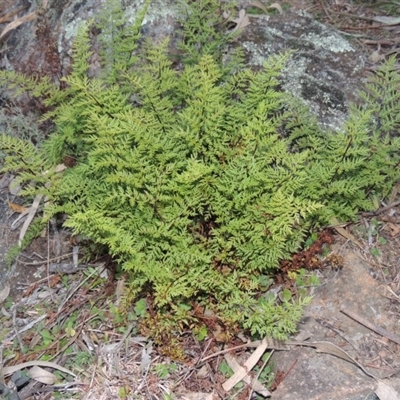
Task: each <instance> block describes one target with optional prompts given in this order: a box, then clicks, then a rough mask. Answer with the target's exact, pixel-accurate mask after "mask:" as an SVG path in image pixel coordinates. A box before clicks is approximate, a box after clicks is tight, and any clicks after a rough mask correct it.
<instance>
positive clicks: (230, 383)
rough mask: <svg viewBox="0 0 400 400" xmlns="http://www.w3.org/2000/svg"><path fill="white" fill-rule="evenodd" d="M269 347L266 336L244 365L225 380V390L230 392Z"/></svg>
mask: <svg viewBox="0 0 400 400" xmlns="http://www.w3.org/2000/svg"><path fill="white" fill-rule="evenodd" d="M267 348H268V342H267V339H266V338H264V339H263V340H262V341H261V343H260V344H259V346H258V347H257V349H256V350H255V351H254V352H253V354H252V355H251V356H250V357H249V358H248V359H247V361H246V362H245V363H244V366H243V367H240V369H239V370H238V371H236V372H235V373H234V374H233V375H232V376H231V377H230V378H229V379H228V380H227V381H225V382H224V384H223V385H222V387H223V388H224V390H225V392H229V391H230V390H231V389H232V388H233V387H234V386H235V385H237V384H238V383H239V382H240V381H241V380H242V379H243V378H244V377H245V376H246V375H247V374H248V373H249V372H250V371H251V370H252V369H253V367H254V366H255V365H256V364H257V362H258V360H259V359H260V358H261V357H262V355H263V354H264V352H265V350H267Z"/></svg>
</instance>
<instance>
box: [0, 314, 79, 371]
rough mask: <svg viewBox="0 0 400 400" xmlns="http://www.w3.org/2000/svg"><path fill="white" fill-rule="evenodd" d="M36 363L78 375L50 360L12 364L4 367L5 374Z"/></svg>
mask: <svg viewBox="0 0 400 400" xmlns="http://www.w3.org/2000/svg"><path fill="white" fill-rule="evenodd" d="M44 317H46V315H44ZM42 319H43V318H42ZM19 333H21V331H19ZM35 365H37V366H41V367H46V368H53V369H58V370H59V371H61V372H65V373H66V374H69V375H72V376H73V377H75V378H76V375H75V374H74V373H73V372H72V371H70V370H69V369H67V368H64V367H62V366H61V365H58V364H56V363H53V362H50V361H28V362H24V363H22V364H17V365H12V366H11V367H3V375H4V376H5V377H6V376H10V375H12V374H13V373H14V372H17V371H20V370H21V369H24V368H29V367H34V366H35Z"/></svg>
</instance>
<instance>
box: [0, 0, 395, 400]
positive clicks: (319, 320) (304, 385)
mask: <svg viewBox="0 0 400 400" xmlns="http://www.w3.org/2000/svg"><path fill="white" fill-rule="evenodd" d="M288 3H291V5H292V7H294V8H296V9H301V10H305V11H307V12H309V13H310V14H312V15H313V16H315V18H317V19H318V20H320V21H321V22H324V23H326V24H329V25H332V26H334V27H336V29H338V30H339V31H341V32H342V33H343V34H344V35H346V37H347V38H348V39H349V40H350V41H351V42H352V43H353V44H355V45H356V46H357V47H358V48H360V49H362V51H363V52H364V53H365V54H366V56H367V60H368V61H367V66H366V69H369V70H370V71H371V72H372V71H373V70H374V69H375V68H376V65H378V64H379V62H380V61H381V60H383V59H384V58H385V57H388V56H389V55H396V56H397V57H398V53H399V51H400V49H399V47H398V44H399V43H400V25H399V24H386V23H385V24H383V23H381V22H376V21H374V18H375V19H376V17H380V16H386V17H389V18H395V17H398V14H399V10H400V6H398V5H397V4H396V2H394V1H393V2H388V3H385V5H384V6H383V5H381V6H380V7H379V6H375V7H374V4H373V3H375V2H372V1H371V2H351V1H345V0H328V1H308V0H299V1H295V0H292V1H290V2H288ZM389 22H390V21H389ZM392 22H395V21H392ZM2 178H3V181H2V185H1V186H0V300H1V301H3V299H2V295H3V296H4V295H5V294H7V293H8V290H9V291H10V295H9V297H8V299H5V298H4V304H3V309H2V314H1V315H0V341H1V342H2V343H3V345H2V347H1V352H2V354H1V352H0V390H1V388H2V387H1V385H2V384H5V383H7V384H8V383H9V382H10V378H9V377H10V376H14V375H13V374H12V373H11V372H10V373H8V372H7V371H6V372H7V373H4V368H3V371H2V366H3V364H4V366H8V365H9V364H10V365H11V363H10V362H9V363H7V361H10V360H13V363H12V364H17V363H20V364H21V363H24V362H34V361H35V360H39V359H40V357H42V359H45V361H46V360H52V362H54V363H57V365H59V366H65V367H66V368H71V369H73V368H72V367H75V368H78V369H79V368H81V369H80V371H79V372H80V375H79V378H78V377H74V378H73V379H70V380H69V381H68V384H63V385H59V386H58V387H57V386H56V384H55V383H53V382H52V383H48V384H44V383H42V384H39V385H38V383H37V382H36V381H35V382H33V380H31V381H29V379H28V382H29V384H28V386H24V389H23V390H16V389H15V388H14V392H13V393H17V392H18V395H19V396H20V397H19V398H21V399H22V398H25V399H28V398H32V399H33V398H36V399H50V398H55V397H54V396H53V395H52V392H56V391H58V393H61V395H60V396H61V398H82V399H111V398H124V397H125V398H129V399H130V398H132V399H136V398H138V399H139V398H143V399H150V398H152V399H167V398H169V397H168V396H169V394H171V395H172V394H173V395H174V396H175V397H174V398H180V399H221V398H224V399H230V398H232V399H233V398H237V399H250V398H252V397H251V396H252V395H254V396H255V390H253V389H251V388H250V386H242V387H236V389H235V390H236V395H235V394H234V393H235V390H233V391H231V392H229V394H226V393H225V394H224V391H223V390H222V387H223V385H224V384H225V383H226V381H227V379H228V378H227V375H226V374H224V373H223V369H222V368H221V364H222V362H223V361H224V362H226V360H227V358H226V357H225V355H226V354H227V353H226V352H224V351H223V349H222V347H221V346H220V345H219V344H217V343H216V342H215V341H214V340H213V339H212V338H211V339H209V340H205V341H204V342H198V341H196V340H195V339H194V338H192V337H191V336H190V335H189V334H188V337H187V344H186V346H187V349H188V352H189V353H190V355H191V362H189V363H186V364H179V363H173V362H172V361H171V360H170V359H168V358H166V357H164V356H162V355H161V354H158V353H157V352H156V351H155V350H154V349H153V348H152V345H151V342H148V341H146V339H145V338H143V337H141V336H140V335H139V333H137V332H136V331H135V328H134V323H132V324H129V323H128V324H126V323H125V325H124V324H122V323H121V326H119V327H117V329H115V327H114V326H112V318H111V315H110V314H112V310H113V305H115V304H116V303H117V302H118V290H120V288H121V287H120V285H119V284H117V283H116V282H115V281H113V276H112V275H110V274H109V273H108V272H105V271H102V270H101V266H102V265H103V264H102V260H101V259H99V260H96V261H95V262H93V268H95V269H96V268H97V270H96V271H98V273H97V272H96V273H94V274H92V275H85V274H84V273H83V272H82V271H79V270H76V269H74V265H75V263H74V260H73V256H72V254H73V252H74V246H75V243H74V242H73V241H71V240H70V237H69V236H68V234H67V233H65V232H64V231H62V230H58V229H56V228H54V227H50V228H49V230H48V231H47V232H44V233H43V237H42V238H39V239H37V240H35V241H34V242H33V243H32V245H31V246H30V247H29V248H27V249H26V250H25V251H24V252H23V253H22V254H21V255H20V256H19V257H18V258H17V260H16V261H15V262H14V263H12V265H10V266H8V265H7V263H6V254H7V252H8V251H9V250H10V249H11V248H12V246H13V245H15V244H16V243H17V240H18V235H19V230H20V228H17V229H15V230H12V229H11V226H12V224H13V223H14V221H15V220H16V219H17V218H18V215H19V214H18V213H16V212H14V210H13V209H12V208H10V205H9V203H12V204H14V203H18V198H17V197H14V196H12V195H11V194H10V192H9V190H8V188H9V184H8V183H9V182H7V178H6V177H4V176H0V180H1V179H2ZM397 190H398V188H393V195H392V198H391V202H390V204H383V205H381V208H380V209H378V211H377V212H375V213H371V214H365V215H361V216H360V219H359V221H358V222H357V223H355V224H352V225H349V226H347V227H343V228H342V229H339V230H337V231H335V232H334V235H335V241H336V243H335V245H334V246H333V247H332V249H331V253H330V256H331V257H332V259H335V260H336V262H330V263H329V265H328V264H325V265H324V268H322V269H320V270H319V271H317V272H316V274H317V275H318V277H319V279H320V281H321V284H320V285H319V286H318V287H315V288H311V289H310V290H311V291H312V293H313V295H314V299H313V301H312V303H311V304H310V306H308V307H307V309H306V310H305V314H304V317H303V319H302V321H301V324H300V325H299V335H300V336H299V337H296V338H292V339H291V340H292V342H296V343H297V344H292V345H291V346H288V345H283V344H276V343H269V344H267V348H269V349H270V350H271V351H272V353H273V355H272V360H273V365H274V367H272V366H271V367H270V368H271V370H274V375H271V374H269V375H268V377H265V379H266V380H268V379H270V380H271V379H272V382H269V388H270V389H269V390H270V391H271V394H272V398H273V399H276V400H278V399H279V400H284V399H297V400H317V399H327V400H329V399H341V400H362V399H364V400H365V399H369V400H372V399H376V398H380V399H381V400H395V399H396V398H398V397H395V396H398V394H397V393H398V392H399V391H400V338H399V336H398V335H399V332H400V325H399V320H400V318H399V316H400V261H399V260H400V208H399V205H398V201H397V200H398V198H399V196H398V193H397ZM81 251H82V249H81ZM334 257H336V258H334ZM56 262H58V263H59V264H60V263H61V264H63V265H65V267H66V268H68V267H69V268H71V270H70V271H67V273H64V274H63V275H62V276H64V277H60V275H59V274H57V273H56V272H57V271H54V270H53V269H52V265H53V264H55V263H56ZM69 272H72V273H69ZM99 277H101V282H100V283H98V280H99ZM82 281H85V282H91V283H92V284H93V285H91V286H90V289H85V288H84V287H83V286H82V284H81V282H82ZM116 293H117V294H116ZM113 296H114V297H113ZM111 299H112V300H111ZM11 300H12V301H14V302H15V303H16V304H17V306H15V307H14V308H13V307H11ZM1 301H0V305H1ZM87 305H90V307H89V308H90V310H93V309H96V313H97V314H96V313H93V314H90V313H89V314H86V311H83V310H84V307H85V306H87ZM77 310H81V312H78V313H77ZM100 314H101V316H102V317H101V321H100V322H99V324H98V325H91V324H90V323H89V321H92V320H93V319H96V318H98V315H100ZM41 315H45V316H47V317H48V319H47V320H46V321H47V322H46V324H44V323H43V322H42V320H40V321H39V319H40V317H41ZM71 315H75V317H74V318H75V319H73V325H68V324H69V322H68V321H69V319H68V318H69V316H71ZM93 315H94V317H93ZM32 321H38V322H36V325H32V326H36V327H39V328H38V329H37V330H36V332H35V333H32V332H30V333H29V331H27V332H28V334H26V335H25V334H23V333H22V332H21V333H19V334H17V333H16V332H18V331H21V327H25V326H28V325H29V324H30V323H32ZM66 321H67V326H68V327H69V329H70V331H67V330H66V334H64V335H63V336H62V335H59V334H54V335H55V336H54V337H52V338H49V340H48V341H46V335H45V334H44V333H43V332H44V331H49V332H50V331H51V332H53V330H54V327H56V326H63V325H62V324H63V323H64V322H66ZM54 332H56V330H54ZM68 332H70V334H68ZM57 335H58V336H57ZM66 338H67V339H68V341H65V340H64V339H66ZM326 342H329V343H330V344H331V346H328V347H327V345H326ZM15 343H17V344H15ZM305 343H306V344H305ZM323 343H325V345H324V344H323ZM41 345H42V347H40V346H41ZM67 345H68V346H67ZM63 346H64V347H65V348H68V347H72V348H73V353H74V354H75V355H76V354H78V355H79V356H80V357H83V355H82V354H86V356H85V357H87V359H85V362H83V361H82V363H81V364H80V363H77V362H76V358H75V359H74V360H75V361H74V362H71V358H72V356H71V354H64V353H63V349H64V347H63ZM235 346H239V347H240V349H237V350H236V351H234V352H231V353H233V355H234V356H235V357H236V360H237V361H238V362H242V363H245V362H246V360H248V359H249V358H250V357H251V355H252V354H253V355H254V354H255V353H256V351H254V347H256V348H257V349H259V348H260V346H261V344H260V343H253V344H252V345H249V346H245V344H244V339H243V338H240V337H239V338H237V340H235V341H232V342H231V343H229V345H228V346H227V347H229V348H230V347H235ZM257 346H258V347H257ZM324 346H325V347H324ZM18 347H20V349H19V350H18ZM10 349H11V350H10ZM27 349H29V351H28V350H27ZM1 355H2V357H1ZM13 357H14V358H13ZM146 360H147V361H146ZM260 360H261V357H260ZM257 361H259V360H257ZM79 365H81V367H79ZM271 365H272V364H271ZM42 366H43V367H44V366H46V365H45V364H43V365H42ZM257 366H258V369H255V370H254V371H258V372H257V373H255V372H254V371H253V377H257V378H258V379H259V380H261V378H260V377H261V376H262V374H263V371H266V370H267V368H268V366H267V363H265V364H263V362H261V361H259V362H258V364H257V365H256V367H257ZM266 366H267V367H266ZM150 367H151V368H150ZM250 369H251V368H250ZM238 371H239V372H240V368H238ZM65 376H69V377H70V376H71V375H68V372H66V373H65V375H63V377H64V378H65ZM269 377H270V378H269ZM15 379H17V378H15ZM18 379H19V378H18ZM21 379H22V378H21ZM264 383H265V382H264ZM35 385H36V386H35ZM265 385H267V383H265ZM384 385H386V386H384ZM16 387H17V388H18V385H16ZM21 387H22V386H21ZM46 387H47V389H46ZM35 388H36V389H35ZM38 388H39V389H38ZM132 388H133V389H132ZM35 390H37V392H35ZM391 390H393V391H391ZM0 393H1V392H0ZM52 396H53V397H52ZM0 398H1V395H0ZM254 398H256V397H254ZM259 398H261V397H259Z"/></svg>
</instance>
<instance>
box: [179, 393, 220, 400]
mask: <svg viewBox="0 0 400 400" xmlns="http://www.w3.org/2000/svg"><path fill="white" fill-rule="evenodd" d="M217 398H219V397H214V396H213V395H212V393H200V392H193V393H185V394H184V395H183V396H182V397H181V399H182V400H214V399H217Z"/></svg>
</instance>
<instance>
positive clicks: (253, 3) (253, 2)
mask: <svg viewBox="0 0 400 400" xmlns="http://www.w3.org/2000/svg"><path fill="white" fill-rule="evenodd" d="M250 6H253V7H257V8H259V9H260V10H263V11H264V12H265V14H268V10H267V7H265V5H264V4H263V3H261V1H258V0H254V1H252V2H251V3H250Z"/></svg>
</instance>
